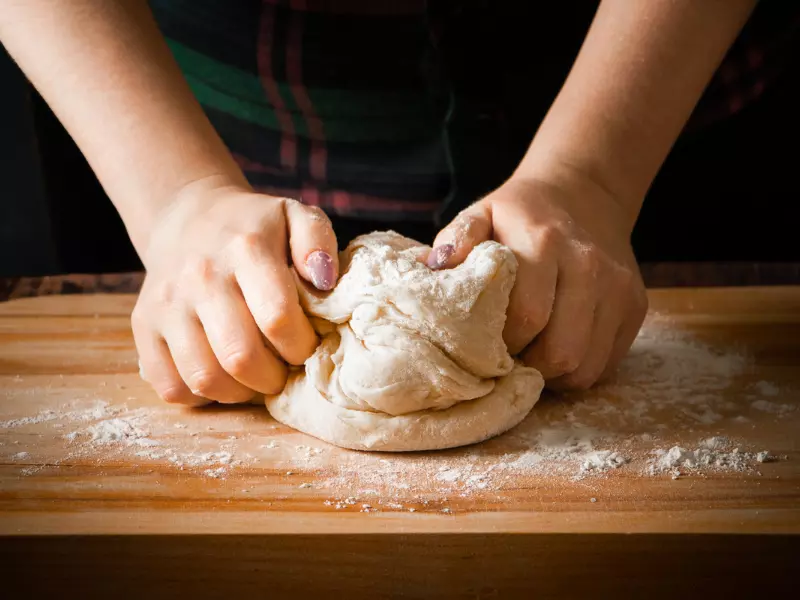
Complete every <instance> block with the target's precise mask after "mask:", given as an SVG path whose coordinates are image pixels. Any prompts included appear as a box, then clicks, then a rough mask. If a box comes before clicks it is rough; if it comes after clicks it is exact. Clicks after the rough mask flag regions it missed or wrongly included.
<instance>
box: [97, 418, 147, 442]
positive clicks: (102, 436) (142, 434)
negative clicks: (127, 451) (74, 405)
mask: <svg viewBox="0 0 800 600" xmlns="http://www.w3.org/2000/svg"><path fill="white" fill-rule="evenodd" d="M140 421H141V419H136V420H134V419H120V418H115V419H108V420H106V421H101V422H100V423H97V424H96V425H92V426H91V427H89V428H88V429H87V433H88V435H89V436H90V438H91V442H92V443H93V444H125V445H128V446H131V445H145V446H149V445H157V442H155V441H153V440H149V439H147V436H148V435H149V432H147V431H144V430H143V429H140V428H139V427H138V426H137V422H140Z"/></svg>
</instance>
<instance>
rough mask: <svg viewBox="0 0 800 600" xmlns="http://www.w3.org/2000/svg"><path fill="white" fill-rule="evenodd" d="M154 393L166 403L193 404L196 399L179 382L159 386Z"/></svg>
mask: <svg viewBox="0 0 800 600" xmlns="http://www.w3.org/2000/svg"><path fill="white" fill-rule="evenodd" d="M156 393H157V394H158V396H159V398H161V399H162V400H163V401H164V402H166V403H167V404H194V403H196V401H197V399H196V398H194V397H193V396H192V395H191V394H190V393H189V392H188V390H187V389H186V388H185V387H184V386H183V385H182V384H181V383H168V384H166V385H163V386H160V387H158V388H156Z"/></svg>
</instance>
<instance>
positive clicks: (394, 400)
mask: <svg viewBox="0 0 800 600" xmlns="http://www.w3.org/2000/svg"><path fill="white" fill-rule="evenodd" d="M428 250H429V248H428V247H427V246H423V245H420V244H419V243H417V242H416V241H414V240H412V239H409V238H406V237H403V236H401V235H399V234H397V233H394V232H391V231H390V232H376V233H371V234H369V235H365V236H360V237H358V238H356V239H355V240H353V242H352V243H351V244H350V245H349V246H348V247H347V248H346V249H345V250H344V251H343V252H342V253H341V256H340V269H341V273H342V274H341V277H340V279H339V282H338V284H337V286H336V288H334V290H333V291H331V292H329V293H321V292H318V291H316V290H314V289H313V288H311V287H310V286H309V285H307V284H305V283H304V282H303V281H301V280H300V279H299V278H298V279H297V285H298V291H299V294H300V300H301V304H302V305H303V308H304V310H305V311H306V313H307V314H308V315H309V316H310V317H313V318H312V322H313V323H314V326H315V328H316V329H317V332H318V333H319V334H320V335H321V337H322V342H321V344H320V346H319V347H318V348H317V350H316V351H315V353H314V354H313V356H311V357H310V358H309V359H308V360H307V361H306V363H305V366H304V368H301V369H296V370H294V371H293V372H292V373H291V374H290V376H289V380H288V382H287V384H286V387H285V388H284V390H283V392H282V393H281V394H278V395H276V396H268V397H266V406H267V409H268V410H269V412H270V414H271V415H272V416H273V417H274V418H275V419H277V420H278V421H280V422H282V423H284V424H286V425H289V426H291V427H293V428H295V429H298V430H300V431H302V432H304V433H307V434H309V435H312V436H315V437H317V438H320V439H322V440H325V441H327V442H329V443H331V444H335V445H337V446H342V447H344V448H352V449H357V450H373V451H413V450H433V449H443V448H453V447H456V446H463V445H467V444H472V443H475V442H479V441H482V440H485V439H488V438H490V437H493V436H496V435H498V434H500V433H503V432H504V431H507V430H508V429H510V428H512V427H514V426H515V425H517V424H518V423H519V422H520V421H521V420H522V419H523V418H524V417H525V416H526V415H527V414H528V412H529V411H530V410H531V408H532V407H533V405H534V404H535V403H536V402H537V400H538V399H539V396H540V394H541V391H542V388H543V387H544V381H543V380H542V377H541V375H540V373H539V372H538V371H536V370H535V369H532V368H530V367H526V366H524V365H522V364H520V363H518V362H516V361H515V360H514V359H513V358H512V357H511V356H510V355H509V354H508V351H507V349H506V345H505V343H504V341H503V327H504V326H505V320H506V309H507V307H508V298H509V294H510V292H511V288H512V287H513V285H514V277H515V274H516V269H517V262H516V259H515V257H514V254H513V253H512V252H511V250H510V249H508V248H506V247H505V246H502V245H501V244H498V243H497V242H492V241H489V242H483V243H482V244H480V245H479V246H477V247H476V248H475V249H473V251H472V252H471V253H470V254H469V256H468V257H467V259H466V260H465V261H464V263H463V264H461V265H459V266H457V267H455V268H453V269H446V270H441V271H434V270H431V269H430V268H428V267H427V266H426V265H425V264H424V262H422V260H420V257H424V256H425V255H426V254H427V251H428Z"/></svg>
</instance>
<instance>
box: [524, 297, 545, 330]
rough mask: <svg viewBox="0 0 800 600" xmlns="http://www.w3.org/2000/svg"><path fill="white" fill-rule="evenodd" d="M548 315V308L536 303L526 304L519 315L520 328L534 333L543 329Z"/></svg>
mask: <svg viewBox="0 0 800 600" xmlns="http://www.w3.org/2000/svg"><path fill="white" fill-rule="evenodd" d="M549 317H550V309H549V308H548V307H546V306H542V305H541V304H538V303H530V304H526V305H525V306H524V307H523V308H522V311H521V315H520V329H522V330H523V331H526V332H532V333H533V334H536V333H538V332H540V331H541V330H542V329H544V327H545V325H546V324H547V321H548V319H549Z"/></svg>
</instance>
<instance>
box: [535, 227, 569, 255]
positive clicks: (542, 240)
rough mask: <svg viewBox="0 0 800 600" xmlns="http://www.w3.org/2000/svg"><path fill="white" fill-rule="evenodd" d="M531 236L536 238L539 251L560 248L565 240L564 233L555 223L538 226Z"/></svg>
mask: <svg viewBox="0 0 800 600" xmlns="http://www.w3.org/2000/svg"><path fill="white" fill-rule="evenodd" d="M530 237H531V238H532V239H533V240H535V246H536V248H537V249H538V250H539V252H550V251H553V250H555V249H556V248H559V247H560V246H561V245H562V243H563V241H564V234H563V232H562V231H561V229H559V228H558V227H556V226H554V225H545V226H542V227H537V228H536V229H534V230H533V231H532V232H531V233H530Z"/></svg>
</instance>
